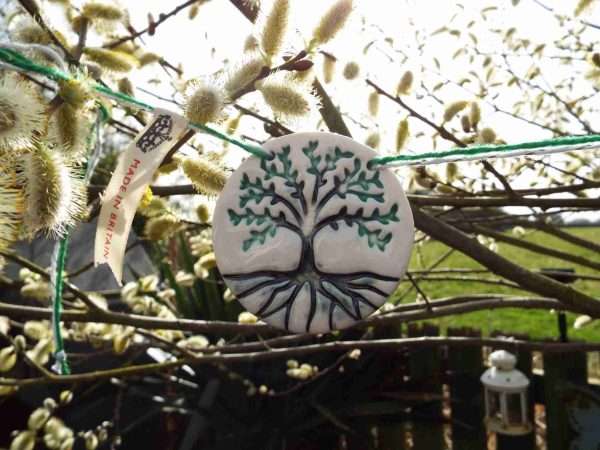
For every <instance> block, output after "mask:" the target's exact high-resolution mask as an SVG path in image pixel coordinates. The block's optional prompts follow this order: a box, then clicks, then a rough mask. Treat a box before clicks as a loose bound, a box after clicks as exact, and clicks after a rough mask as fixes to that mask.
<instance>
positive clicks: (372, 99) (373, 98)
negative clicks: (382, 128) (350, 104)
mask: <svg viewBox="0 0 600 450" xmlns="http://www.w3.org/2000/svg"><path fill="white" fill-rule="evenodd" d="M378 112H379V94H378V93H377V91H373V92H371V93H370V94H369V114H371V115H372V116H373V117H375V116H376V115H377V113H378Z"/></svg>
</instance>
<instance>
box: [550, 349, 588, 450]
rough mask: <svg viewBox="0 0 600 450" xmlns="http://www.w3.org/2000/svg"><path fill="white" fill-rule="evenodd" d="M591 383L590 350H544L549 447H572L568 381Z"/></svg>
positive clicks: (553, 448) (551, 449)
mask: <svg viewBox="0 0 600 450" xmlns="http://www.w3.org/2000/svg"><path fill="white" fill-rule="evenodd" d="M566 382H571V383H576V384H586V383H587V354H586V353H584V352H570V353H544V398H545V404H546V442H547V449H548V450H568V449H569V443H570V441H571V439H572V436H571V433H570V430H569V419H568V417H567V411H566V408H565V402H564V388H565V383H566Z"/></svg>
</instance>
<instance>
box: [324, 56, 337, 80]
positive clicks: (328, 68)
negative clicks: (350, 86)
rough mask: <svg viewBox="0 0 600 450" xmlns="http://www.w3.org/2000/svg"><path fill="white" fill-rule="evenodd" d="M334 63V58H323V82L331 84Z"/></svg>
mask: <svg viewBox="0 0 600 450" xmlns="http://www.w3.org/2000/svg"><path fill="white" fill-rule="evenodd" d="M335 62H336V61H335V58H332V57H330V56H325V59H324V60H323V81H325V83H331V81H332V80H333V74H334V72H335Z"/></svg>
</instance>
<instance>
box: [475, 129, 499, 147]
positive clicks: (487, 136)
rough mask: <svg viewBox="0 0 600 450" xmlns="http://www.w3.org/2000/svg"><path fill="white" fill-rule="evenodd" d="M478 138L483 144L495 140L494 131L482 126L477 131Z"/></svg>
mask: <svg viewBox="0 0 600 450" xmlns="http://www.w3.org/2000/svg"><path fill="white" fill-rule="evenodd" d="M479 139H480V140H481V142H483V143H484V144H492V143H493V142H494V141H495V140H496V132H495V131H494V130H492V129H491V128H484V129H483V130H481V131H480V132H479Z"/></svg>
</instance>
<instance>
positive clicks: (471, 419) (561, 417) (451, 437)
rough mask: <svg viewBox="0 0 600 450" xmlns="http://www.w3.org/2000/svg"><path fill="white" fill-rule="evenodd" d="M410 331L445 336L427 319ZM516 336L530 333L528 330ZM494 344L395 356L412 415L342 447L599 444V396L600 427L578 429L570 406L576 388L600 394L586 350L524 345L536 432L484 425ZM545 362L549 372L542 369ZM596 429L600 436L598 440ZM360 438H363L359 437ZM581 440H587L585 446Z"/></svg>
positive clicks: (575, 449)
mask: <svg viewBox="0 0 600 450" xmlns="http://www.w3.org/2000/svg"><path fill="white" fill-rule="evenodd" d="M403 331H404V332H403V333H402V334H403V335H405V336H406V335H408V336H409V337H417V336H438V335H439V331H440V330H439V328H437V327H436V326H432V325H430V324H422V325H413V326H410V327H409V328H408V329H407V330H403ZM382 332H383V333H386V334H385V336H386V337H391V335H392V334H395V335H396V336H397V335H398V330H397V329H396V330H387V331H386V330H382ZM447 334H448V336H469V337H481V332H480V331H478V330H473V329H465V328H460V329H458V328H454V329H448V330H447ZM500 335H503V336H506V334H505V333H501V332H496V333H493V336H496V337H497V336H500ZM513 336H514V335H513ZM382 337H384V336H382ZM514 337H515V338H518V339H521V340H527V336H523V335H518V336H514ZM493 350H494V349H493V348H487V347H477V346H473V347H464V348H463V347H461V348H448V347H441V348H440V347H423V348H416V349H412V350H410V351H409V352H404V353H403V355H401V358H400V361H399V360H398V359H396V358H394V362H393V363H391V364H393V366H390V370H391V371H393V372H394V376H395V377H396V378H397V379H398V380H401V382H399V383H398V384H397V385H396V389H397V390H396V393H397V395H398V398H399V399H402V400H401V401H403V402H406V403H407V408H406V417H407V419H399V420H398V421H395V422H394V421H392V422H390V423H385V424H383V425H381V424H379V425H377V426H376V427H374V428H373V429H372V430H371V432H370V433H369V435H370V436H371V437H370V438H369V439H372V441H370V442H365V440H364V434H363V436H362V437H361V438H360V439H358V438H356V437H353V436H351V435H348V436H347V437H346V439H345V443H344V446H343V447H345V448H346V449H348V450H367V449H377V450H442V449H448V450H450V449H452V450H484V449H485V450H493V449H495V450H507V449H510V450H534V449H546V450H591V449H593V450H596V449H600V432H599V431H598V429H600V404H598V403H596V407H597V409H596V410H591V411H592V412H597V414H598V416H594V417H596V419H597V420H596V423H597V425H596V426H595V427H593V429H587V430H586V429H585V427H584V428H583V429H582V428H580V429H579V430H577V431H578V432H579V433H577V432H576V431H575V430H574V426H573V424H572V422H571V421H570V419H569V414H568V407H571V406H572V405H574V404H575V403H573V398H572V392H580V393H581V392H583V393H588V394H589V395H590V396H591V397H589V398H592V399H593V398H596V399H598V398H600V396H599V395H598V394H597V393H598V392H599V390H598V386H596V385H594V384H589V383H588V374H587V359H588V354H587V353H585V352H568V353H558V352H552V353H546V354H540V353H538V354H536V355H534V354H532V352H531V351H519V352H518V354H516V356H517V358H518V365H517V368H518V369H519V370H521V371H522V372H524V373H525V374H526V375H527V377H528V378H529V379H530V380H531V385H530V389H529V397H528V398H529V411H528V414H529V417H530V418H533V422H534V431H533V432H532V433H530V434H528V435H525V436H521V437H506V436H493V435H488V433H487V432H486V430H485V427H484V424H483V418H484V404H483V387H482V384H481V381H480V377H481V375H482V373H483V372H484V370H485V369H486V361H487V356H488V355H489V353H490V352H491V351H493ZM534 356H535V361H534ZM596 356H597V355H596ZM534 367H535V368H536V370H535V371H534V370H533V369H534ZM542 368H543V374H542V373H541V372H540V370H537V369H542ZM569 396H571V397H569ZM411 399H412V400H414V401H411ZM596 401H597V400H596ZM592 403H593V402H592ZM567 406H568V407H567ZM588 406H589V405H588ZM588 428H589V427H588ZM582 433H583V434H585V433H588V436H587V437H586V436H582V435H581V434H582ZM590 433H591V434H590ZM594 434H595V435H596V436H598V442H594V437H593V436H594ZM590 436H591V440H590ZM355 439H358V440H357V441H356V442H355ZM578 442H585V443H586V444H585V448H583V447H581V446H582V445H583V444H578ZM590 442H591V443H592V444H593V445H592V446H590Z"/></svg>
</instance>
